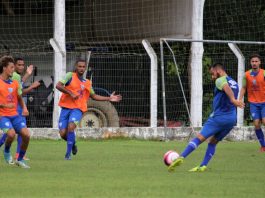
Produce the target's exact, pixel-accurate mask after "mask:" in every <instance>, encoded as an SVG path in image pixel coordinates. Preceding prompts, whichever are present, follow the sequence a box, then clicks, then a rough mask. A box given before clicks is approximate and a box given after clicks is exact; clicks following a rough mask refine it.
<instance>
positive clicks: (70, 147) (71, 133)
mask: <svg viewBox="0 0 265 198" xmlns="http://www.w3.org/2000/svg"><path fill="white" fill-rule="evenodd" d="M81 118H82V111H80V110H79V109H73V110H72V111H71V114H70V117H69V124H68V129H67V131H68V133H67V150H66V154H65V159H71V152H72V153H73V154H74V155H75V154H76V153H77V146H76V138H75V129H76V127H77V125H78V123H79V122H80V120H81Z"/></svg>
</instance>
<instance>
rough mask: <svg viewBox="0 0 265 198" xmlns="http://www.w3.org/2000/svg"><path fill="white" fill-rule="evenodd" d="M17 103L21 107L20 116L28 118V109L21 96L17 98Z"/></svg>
mask: <svg viewBox="0 0 265 198" xmlns="http://www.w3.org/2000/svg"><path fill="white" fill-rule="evenodd" d="M18 103H19V104H20V106H21V107H22V115H23V116H28V115H29V111H28V108H27V106H26V104H25V102H24V100H23V98H22V97H21V96H18Z"/></svg>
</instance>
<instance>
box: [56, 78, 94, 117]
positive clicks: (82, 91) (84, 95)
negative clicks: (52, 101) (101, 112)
mask: <svg viewBox="0 0 265 198" xmlns="http://www.w3.org/2000/svg"><path fill="white" fill-rule="evenodd" d="M65 88H66V89H68V90H69V91H71V92H72V93H74V94H76V95H79V97H78V98H77V99H75V100H74V99H73V98H72V97H71V96H70V95H68V94H65V93H62V96H61V98H60V101H59V106H60V107H65V108H68V109H80V110H81V111H82V112H85V111H87V100H88V99H89V95H90V88H91V82H90V81H89V80H86V81H85V82H82V81H80V79H79V78H78V75H77V74H76V73H73V76H72V81H71V82H70V84H69V85H67V86H65Z"/></svg>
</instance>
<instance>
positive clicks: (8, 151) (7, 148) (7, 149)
mask: <svg viewBox="0 0 265 198" xmlns="http://www.w3.org/2000/svg"><path fill="white" fill-rule="evenodd" d="M10 147H11V145H9V146H7V145H6V144H5V153H10Z"/></svg>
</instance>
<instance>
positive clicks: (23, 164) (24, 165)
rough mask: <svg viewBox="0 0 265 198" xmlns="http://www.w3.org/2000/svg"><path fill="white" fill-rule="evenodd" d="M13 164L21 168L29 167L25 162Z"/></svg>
mask: <svg viewBox="0 0 265 198" xmlns="http://www.w3.org/2000/svg"><path fill="white" fill-rule="evenodd" d="M15 164H16V165H17V166H20V167H21V168H30V166H28V165H27V164H26V163H25V160H21V161H17V160H16V161H15Z"/></svg>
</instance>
